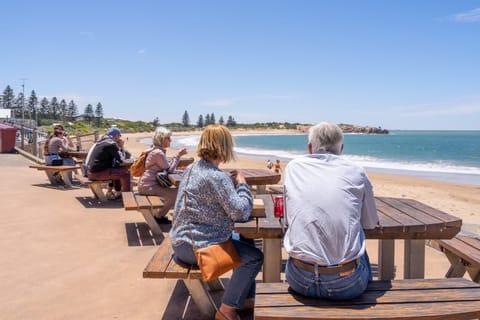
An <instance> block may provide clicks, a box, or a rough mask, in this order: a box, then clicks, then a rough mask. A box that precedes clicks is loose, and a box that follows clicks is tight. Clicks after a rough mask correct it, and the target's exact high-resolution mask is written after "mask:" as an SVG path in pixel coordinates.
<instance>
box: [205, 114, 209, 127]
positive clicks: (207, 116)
mask: <svg viewBox="0 0 480 320" xmlns="http://www.w3.org/2000/svg"><path fill="white" fill-rule="evenodd" d="M204 123H205V126H208V125H209V124H210V115H209V114H208V113H207V114H206V115H205V122H204Z"/></svg>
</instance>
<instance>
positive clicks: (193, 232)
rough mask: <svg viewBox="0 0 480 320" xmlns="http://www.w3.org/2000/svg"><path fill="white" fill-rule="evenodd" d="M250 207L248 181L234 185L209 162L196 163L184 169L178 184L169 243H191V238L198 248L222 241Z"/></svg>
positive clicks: (251, 200)
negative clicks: (184, 195)
mask: <svg viewBox="0 0 480 320" xmlns="http://www.w3.org/2000/svg"><path fill="white" fill-rule="evenodd" d="M190 171H192V173H191V174H190V178H188V175H189V173H190ZM187 180H188V185H186V184H187ZM184 193H185V194H186V203H187V208H185V200H184V197H183V196H182V195H183V194H184ZM252 208H253V196H252V193H251V191H250V187H249V186H248V184H246V183H239V184H238V185H237V186H236V188H235V186H234V185H233V181H232V179H231V177H230V176H229V175H228V174H227V173H225V172H224V171H222V170H220V169H219V168H218V167H216V166H215V165H213V164H212V163H211V162H208V161H205V160H200V161H198V162H195V163H193V164H191V165H190V166H189V167H188V168H187V169H186V170H185V173H184V176H183V180H182V181H181V182H180V185H179V190H178V195H177V201H176V203H175V208H174V212H173V224H172V229H171V230H170V238H171V240H172V244H173V245H179V244H180V243H181V242H188V243H190V244H192V238H193V241H194V242H195V243H194V247H198V248H203V247H207V246H209V245H211V244H215V243H219V242H223V241H225V240H227V239H228V238H230V237H231V235H232V231H233V225H234V222H235V221H247V220H248V219H249V218H250V214H251V212H252ZM192 245H193V244H192Z"/></svg>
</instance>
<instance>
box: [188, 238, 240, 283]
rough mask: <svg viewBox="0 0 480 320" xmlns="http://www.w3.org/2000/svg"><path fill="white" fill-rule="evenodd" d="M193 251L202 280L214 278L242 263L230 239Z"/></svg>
mask: <svg viewBox="0 0 480 320" xmlns="http://www.w3.org/2000/svg"><path fill="white" fill-rule="evenodd" d="M194 251H195V256H196V257H197V264H198V267H199V268H200V271H201V272H202V278H203V280H204V281H210V280H213V279H216V278H218V277H220V276H221V275H222V274H224V273H226V272H228V271H230V270H232V269H234V268H236V267H238V266H239V265H240V264H241V263H242V260H241V259H240V256H239V255H238V253H237V250H236V249H235V245H234V244H233V242H232V239H228V240H227V241H224V242H221V243H216V244H212V245H210V246H208V247H205V248H201V249H194Z"/></svg>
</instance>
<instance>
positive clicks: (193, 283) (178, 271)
mask: <svg viewBox="0 0 480 320" xmlns="http://www.w3.org/2000/svg"><path fill="white" fill-rule="evenodd" d="M164 236H165V238H164V240H163V242H162V244H161V245H160V248H159V249H158V251H157V252H156V253H155V255H154V256H153V257H152V259H151V260H150V262H149V263H148V264H147V266H146V267H145V269H144V271H143V277H144V278H157V279H179V280H182V281H183V283H184V284H185V287H187V289H188V292H189V293H190V296H191V297H192V300H193V302H194V303H195V304H196V305H197V307H198V309H199V310H200V312H201V313H202V314H203V315H205V316H207V317H213V316H214V315H215V311H216V308H215V302H214V300H213V298H212V295H211V292H213V291H218V290H223V289H224V287H223V284H222V282H221V280H220V279H215V280H212V281H209V282H205V281H203V280H202V273H201V272H200V270H199V269H198V268H193V267H190V266H185V265H180V264H178V263H177V262H176V261H175V259H174V258H173V256H174V254H173V249H172V245H171V242H170V237H169V236H168V234H166V235H164Z"/></svg>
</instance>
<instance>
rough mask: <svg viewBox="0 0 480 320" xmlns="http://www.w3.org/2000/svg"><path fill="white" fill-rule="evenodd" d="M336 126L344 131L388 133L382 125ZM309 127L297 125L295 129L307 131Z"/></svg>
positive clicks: (342, 124)
mask: <svg viewBox="0 0 480 320" xmlns="http://www.w3.org/2000/svg"><path fill="white" fill-rule="evenodd" d="M338 126H339V127H340V128H341V129H342V130H343V132H344V133H365V134H388V130H387V129H383V128H382V127H369V126H359V125H355V124H345V123H340V124H338ZM310 127H311V126H297V130H298V131H301V132H307V131H308V129H309V128H310Z"/></svg>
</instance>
